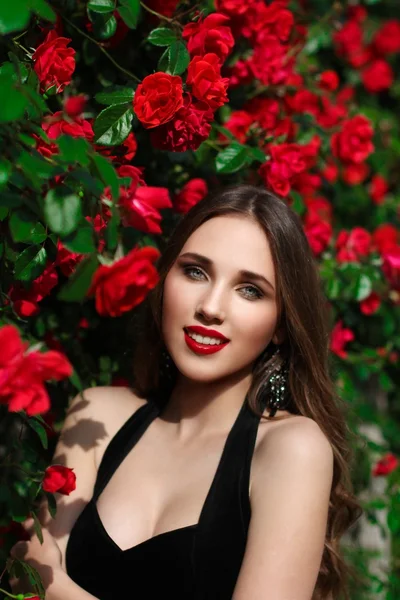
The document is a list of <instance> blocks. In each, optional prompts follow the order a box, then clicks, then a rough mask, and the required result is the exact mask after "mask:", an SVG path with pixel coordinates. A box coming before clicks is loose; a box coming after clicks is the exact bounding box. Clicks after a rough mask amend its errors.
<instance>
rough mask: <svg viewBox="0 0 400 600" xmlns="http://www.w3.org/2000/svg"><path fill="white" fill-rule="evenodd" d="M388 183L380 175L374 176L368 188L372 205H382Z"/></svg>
mask: <svg viewBox="0 0 400 600" xmlns="http://www.w3.org/2000/svg"><path fill="white" fill-rule="evenodd" d="M388 189H389V186H388V182H387V181H386V179H385V178H384V177H382V175H379V174H377V175H374V176H373V177H372V179H371V183H370V186H369V194H370V196H371V198H372V201H373V202H374V204H377V205H379V204H382V203H383V202H384V200H385V196H386V194H387V192H388Z"/></svg>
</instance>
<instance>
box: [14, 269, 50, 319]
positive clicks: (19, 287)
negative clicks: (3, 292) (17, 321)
mask: <svg viewBox="0 0 400 600" xmlns="http://www.w3.org/2000/svg"><path fill="white" fill-rule="evenodd" d="M57 283H58V274H57V271H56V269H55V264H54V263H52V262H50V261H49V262H48V264H47V265H46V268H45V270H44V271H43V273H41V275H39V277H37V278H36V279H34V280H33V281H32V283H31V284H30V287H29V288H25V287H24V285H23V284H22V282H21V281H15V282H14V283H13V284H12V285H11V286H10V288H9V290H8V296H9V298H10V300H11V302H12V303H13V309H14V310H15V312H16V313H17V314H18V315H19V316H21V317H30V316H33V315H36V314H37V313H38V312H39V306H38V302H40V301H41V300H43V298H45V297H46V296H48V295H49V294H50V292H51V290H52V289H53V288H54V287H55V286H56V285H57Z"/></svg>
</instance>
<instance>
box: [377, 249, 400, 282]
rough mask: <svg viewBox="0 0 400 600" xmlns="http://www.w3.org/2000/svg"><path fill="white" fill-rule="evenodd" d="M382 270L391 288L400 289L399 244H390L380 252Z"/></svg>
mask: <svg viewBox="0 0 400 600" xmlns="http://www.w3.org/2000/svg"><path fill="white" fill-rule="evenodd" d="M382 258H383V263H382V267H381V268H382V272H383V274H384V275H385V277H386V279H387V280H388V282H389V284H390V286H391V287H392V289H394V290H397V291H400V246H391V247H389V248H386V249H385V250H384V251H383V253H382Z"/></svg>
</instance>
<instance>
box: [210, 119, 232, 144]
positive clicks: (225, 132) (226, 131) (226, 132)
mask: <svg viewBox="0 0 400 600" xmlns="http://www.w3.org/2000/svg"><path fill="white" fill-rule="evenodd" d="M212 128H213V129H215V130H216V131H219V132H220V133H222V134H223V135H225V136H226V137H227V138H228V139H229V140H232V141H237V137H236V135H234V134H233V133H232V131H230V130H229V129H227V128H226V127H222V126H221V125H218V123H213V124H212Z"/></svg>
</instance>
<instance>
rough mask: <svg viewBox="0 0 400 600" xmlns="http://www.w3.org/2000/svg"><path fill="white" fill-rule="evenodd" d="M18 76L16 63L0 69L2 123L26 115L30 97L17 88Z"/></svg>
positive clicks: (0, 115)
mask: <svg viewBox="0 0 400 600" xmlns="http://www.w3.org/2000/svg"><path fill="white" fill-rule="evenodd" d="M1 10H2V7H1V4H0V33H1ZM18 85H19V84H18V78H17V75H16V72H15V68H14V65H12V64H11V63H9V62H7V63H4V64H3V65H2V67H1V71H0V106H1V110H0V123H9V122H10V121H17V120H18V119H21V118H22V117H23V116H24V112H25V108H26V107H27V105H28V99H27V98H26V97H25V96H24V94H23V92H22V88H20V89H17V87H16V86H18Z"/></svg>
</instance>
